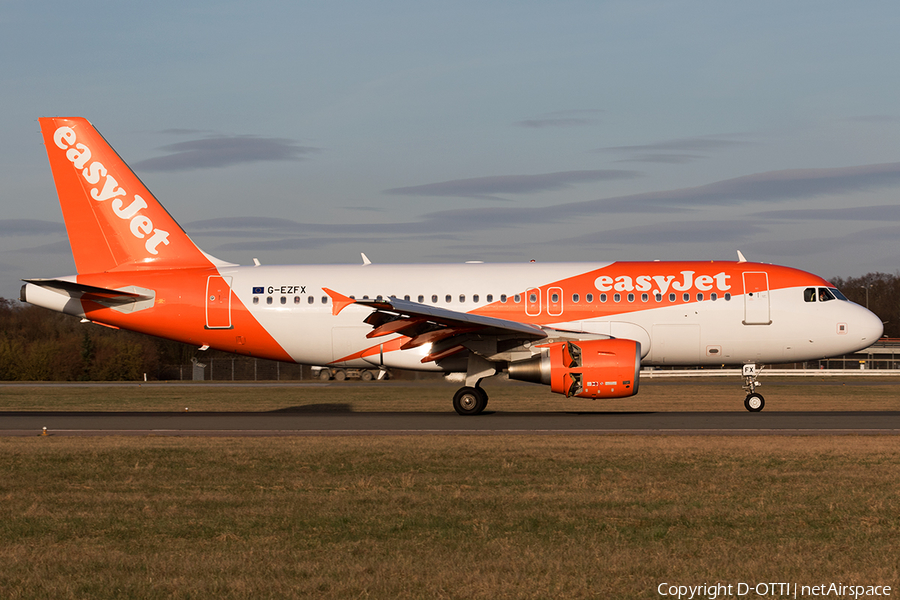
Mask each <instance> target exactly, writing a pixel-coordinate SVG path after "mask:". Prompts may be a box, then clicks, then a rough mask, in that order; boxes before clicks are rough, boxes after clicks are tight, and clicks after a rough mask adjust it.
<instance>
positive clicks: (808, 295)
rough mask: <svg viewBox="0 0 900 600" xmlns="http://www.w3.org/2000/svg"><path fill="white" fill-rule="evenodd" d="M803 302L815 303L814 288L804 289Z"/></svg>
mask: <svg viewBox="0 0 900 600" xmlns="http://www.w3.org/2000/svg"><path fill="white" fill-rule="evenodd" d="M803 301H804V302H815V301H816V288H806V289H805V290H803Z"/></svg>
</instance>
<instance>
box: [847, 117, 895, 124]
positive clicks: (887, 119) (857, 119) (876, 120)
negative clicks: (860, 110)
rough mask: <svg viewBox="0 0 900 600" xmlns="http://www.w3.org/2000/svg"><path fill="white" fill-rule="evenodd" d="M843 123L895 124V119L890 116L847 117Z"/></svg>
mask: <svg viewBox="0 0 900 600" xmlns="http://www.w3.org/2000/svg"><path fill="white" fill-rule="evenodd" d="M844 120H845V121H850V122H853V123H876V124H879V123H895V122H897V120H898V119H897V117H892V116H890V115H860V116H858V117H848V118H846V119H844Z"/></svg>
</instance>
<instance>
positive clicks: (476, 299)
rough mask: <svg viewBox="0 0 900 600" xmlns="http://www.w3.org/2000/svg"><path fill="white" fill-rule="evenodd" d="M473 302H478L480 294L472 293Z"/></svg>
mask: <svg viewBox="0 0 900 600" xmlns="http://www.w3.org/2000/svg"><path fill="white" fill-rule="evenodd" d="M472 302H474V303H475V304H478V294H472Z"/></svg>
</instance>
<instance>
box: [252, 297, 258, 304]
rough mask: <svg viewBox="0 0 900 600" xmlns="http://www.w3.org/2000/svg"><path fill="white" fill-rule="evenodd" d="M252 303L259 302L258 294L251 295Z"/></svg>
mask: <svg viewBox="0 0 900 600" xmlns="http://www.w3.org/2000/svg"><path fill="white" fill-rule="evenodd" d="M253 304H259V296H253Z"/></svg>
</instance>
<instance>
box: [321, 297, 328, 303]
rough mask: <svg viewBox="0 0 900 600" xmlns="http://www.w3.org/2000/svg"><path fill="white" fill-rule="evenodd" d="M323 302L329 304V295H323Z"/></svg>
mask: <svg viewBox="0 0 900 600" xmlns="http://www.w3.org/2000/svg"><path fill="white" fill-rule="evenodd" d="M322 304H328V296H322Z"/></svg>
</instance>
